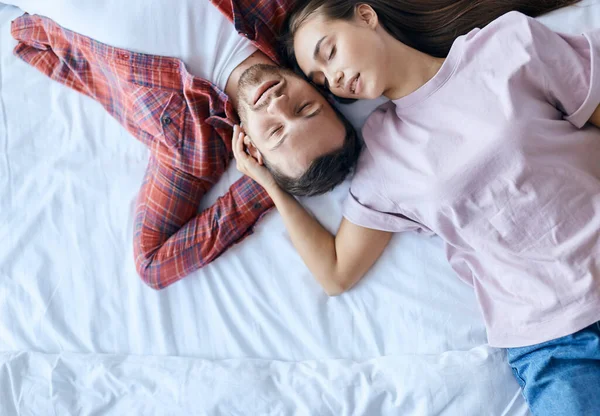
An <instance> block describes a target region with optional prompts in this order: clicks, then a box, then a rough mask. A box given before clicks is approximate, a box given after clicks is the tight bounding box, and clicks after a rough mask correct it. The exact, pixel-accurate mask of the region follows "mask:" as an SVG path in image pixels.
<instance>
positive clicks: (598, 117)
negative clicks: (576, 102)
mask: <svg viewBox="0 0 600 416" xmlns="http://www.w3.org/2000/svg"><path fill="white" fill-rule="evenodd" d="M588 123H592V124H593V125H594V126H596V127H600V105H599V106H598V107H596V109H595V110H594V112H593V113H592V116H591V117H590V119H589V120H588Z"/></svg>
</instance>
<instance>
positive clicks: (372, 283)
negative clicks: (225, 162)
mask: <svg viewBox="0 0 600 416" xmlns="http://www.w3.org/2000/svg"><path fill="white" fill-rule="evenodd" d="M13 3H16V4H17V5H20V6H22V7H23V8H24V9H25V10H27V11H30V12H39V13H42V14H48V15H51V14H54V16H50V17H52V18H54V19H55V20H57V21H58V22H59V23H61V24H63V25H65V26H66V27H69V26H75V23H76V22H77V21H78V19H80V18H81V17H82V14H81V13H82V10H88V11H90V10H91V8H92V7H93V5H94V2H92V1H91V0H86V1H82V2H79V3H80V7H79V8H78V9H77V10H75V9H74V8H73V7H69V6H71V5H72V3H73V2H71V4H69V2H68V1H66V0H63V1H56V2H41V1H39V2H34V1H27V0H22V1H14V2H13ZM51 3H52V4H53V6H51V5H50V4H51ZM142 3H144V4H145V6H144V5H143V4H142ZM193 3H194V2H193V1H192V0H189V1H182V2H170V1H169V2H167V1H166V0H163V1H160V0H154V1H152V2H148V1H146V2H144V1H142V0H135V1H131V2H128V3H127V4H128V5H129V6H127V7H125V6H124V3H123V2H120V1H119V2H117V1H112V2H110V1H105V2H102V3H101V4H102V7H97V10H95V11H94V13H91V12H90V13H87V14H86V16H87V20H85V21H84V22H83V23H82V22H80V23H79V24H80V26H81V27H78V28H74V29H79V31H81V32H83V33H86V34H88V35H90V36H91V35H95V36H96V37H97V38H98V39H99V40H102V41H105V42H107V43H112V44H115V45H116V46H121V47H127V48H129V49H135V50H138V51H142V52H149V53H161V54H170V55H172V56H179V57H182V58H183V59H184V60H186V62H188V59H187V58H189V61H193V59H194V58H193V57H194V56H195V52H194V45H195V43H194V24H193V22H194V8H193ZM111 7H112V9H111ZM161 7H162V9H161ZM86 8H87V9H86ZM127 8H128V9H127ZM128 12H129V13H130V14H127V13H128ZM119 13H121V14H124V15H125V16H129V19H130V20H131V22H138V23H135V24H134V23H132V25H130V26H129V28H127V26H126V25H124V21H123V19H125V17H123V16H121V15H119ZM20 14H22V11H20V10H19V9H17V8H15V7H10V6H3V5H1V4H0V116H1V117H0V242H1V244H0V352H1V354H0V391H1V393H0V414H2V415H4V414H6V415H13V414H19V415H21V414H22V415H30V414H31V415H55V414H56V415H63V414H77V415H79V414H82V415H92V414H99V415H100V414H101V415H107V414H110V415H120V414H124V413H125V412H128V413H129V414H144V415H146V414H160V415H162V414H186V415H187V414H199V415H200V414H210V415H213V414H235V415H238V414H249V415H254V414H273V415H279V414H286V415H287V414H319V415H350V414H356V415H363V414H365V415H379V414H389V415H395V414H403V415H404V414H407V415H409V414H410V415H435V414H446V415H501V414H506V415H524V414H526V413H527V410H526V407H525V404H524V402H523V400H522V398H521V396H520V395H519V390H518V386H517V384H516V382H515V381H514V380H513V378H512V375H511V372H510V368H509V367H508V365H507V364H506V360H505V357H504V353H503V352H502V351H501V350H496V349H492V348H489V347H488V346H487V345H486V337H485V331H484V327H483V323H482V320H481V318H480V316H479V311H478V309H477V305H476V302H475V297H474V294H473V292H472V290H471V289H470V288H469V287H468V286H466V285H465V284H463V283H462V282H460V281H459V280H458V279H457V278H456V277H455V275H454V274H453V272H452V271H451V269H450V267H449V266H448V265H447V263H446V261H445V258H444V254H443V251H442V246H441V244H440V241H439V240H438V239H436V238H426V237H422V236H419V235H416V234H412V233H407V234H403V235H397V236H395V237H394V238H393V240H392V242H391V245H390V247H389V248H388V249H387V250H386V251H385V253H384V255H383V257H382V258H381V259H380V261H378V262H377V264H376V265H375V267H374V268H373V269H372V270H371V271H370V272H369V273H368V275H367V276H366V277H365V278H364V280H363V281H362V282H361V283H359V284H358V285H357V286H356V288H354V289H353V290H351V291H350V292H348V293H347V294H345V295H343V296H340V297H337V298H328V297H327V296H326V295H325V294H324V293H323V291H322V290H321V288H320V287H319V285H318V284H317V283H316V282H315V281H314V280H313V278H312V277H311V275H310V273H309V272H308V270H307V269H306V267H305V266H304V265H303V263H302V261H301V259H300V258H299V256H298V255H297V253H296V252H295V250H294V248H293V246H292V244H291V242H290V240H289V237H288V235H287V233H286V231H285V228H284V226H283V223H282V221H281V218H280V216H279V215H278V214H277V213H276V212H272V213H270V214H269V215H267V216H266V217H265V218H264V219H263V221H261V223H260V224H259V225H258V226H257V228H256V232H255V234H254V235H253V236H251V237H249V238H248V239H246V240H245V241H244V242H243V243H242V244H239V245H236V246H235V247H233V248H232V249H230V250H229V251H228V252H227V253H225V254H224V255H223V256H221V257H220V258H219V259H217V260H216V261H214V262H213V263H211V264H210V265H208V266H207V267H205V268H203V269H202V270H200V271H198V272H196V273H194V274H192V275H191V276H189V277H187V278H186V279H184V280H182V281H181V282H179V283H176V284H174V285H173V286H171V287H169V288H168V289H166V290H164V291H161V292H155V291H153V290H151V289H149V288H147V287H146V286H144V285H143V283H142V282H141V281H140V280H139V278H138V277H137V275H136V273H135V268H134V264H133V256H132V220H133V208H134V201H135V198H136V195H137V191H138V189H139V186H140V184H141V179H142V176H143V173H144V170H145V167H146V163H147V156H148V155H147V150H146V149H145V148H144V147H143V146H142V145H141V144H140V143H138V142H137V141H136V140H135V139H133V138H132V137H131V136H130V135H129V134H128V133H127V132H126V131H125V130H124V129H123V128H121V127H120V125H119V124H118V123H117V122H116V121H115V120H113V119H112V118H110V116H108V115H107V114H106V113H105V112H104V110H103V109H102V108H101V107H100V105H99V104H97V103H95V102H94V101H93V100H91V99H89V98H86V97H84V96H83V95H80V94H78V93H76V92H74V91H72V90H70V89H68V88H66V87H64V86H62V85H59V84H58V83H56V82H53V81H51V80H49V79H48V78H46V77H45V76H43V75H41V74H40V73H38V72H37V71H36V70H34V69H33V68H31V67H29V66H28V65H26V64H24V63H23V62H21V61H20V60H18V59H16V58H15V57H14V56H13V55H12V49H13V47H14V45H15V44H16V42H15V41H14V39H12V38H11V36H10V21H11V20H12V19H14V18H16V17H18V16H19V15H20ZM74 16H75V17H74ZM111 16H112V19H111V18H110V17H111ZM133 16H135V18H134V17H133ZM142 17H143V24H140V23H139V20H138V19H140V18H142ZM71 19H72V20H71ZM542 21H544V22H545V23H548V24H550V26H551V27H553V28H555V29H560V30H565V31H571V32H577V31H582V30H585V28H586V27H587V28H591V27H595V26H600V5H599V4H598V1H597V0H595V1H585V2H584V3H583V4H582V5H580V6H577V7H571V8H569V9H568V10H562V11H559V12H558V13H554V14H552V15H550V16H546V17H545V18H543V19H542ZM173 22H175V23H177V22H179V26H177V30H175V29H172V30H171V31H168V30H166V29H165V30H163V29H164V28H167V27H171V28H172V27H173ZM161 25H162V26H161ZM72 28H73V27H72ZM148 28H152V29H153V30H150V31H149V30H147V29H148ZM143 29H146V32H143V33H142V32H139V31H142V30H143ZM136 30H139V31H138V32H136ZM151 33H152V34H151ZM102 35H104V38H102ZM111 37H112V40H115V42H108V41H110V40H111ZM116 40H119V41H120V43H117V42H116ZM136 45H137V47H135V46H136ZM166 48H170V49H169V51H170V52H172V53H165V52H166V51H167V49H166ZM188 63H189V62H188ZM372 105H373V103H361V104H359V105H358V106H357V105H354V106H352V107H350V109H347V111H348V112H349V114H350V115H351V117H352V119H353V120H354V122H355V123H356V124H360V123H361V122H362V120H364V117H366V114H368V111H369V106H371V107H372ZM237 177H239V173H238V172H237V171H236V170H235V167H234V166H232V167H230V169H229V170H228V171H227V173H226V175H225V176H224V178H223V179H222V180H221V181H220V182H219V183H218V184H217V186H216V187H215V189H213V191H212V192H211V193H210V196H209V198H207V199H206V200H205V201H203V205H204V206H207V205H208V204H209V203H210V202H211V201H213V200H214V199H215V198H216V197H217V196H218V195H219V194H221V193H223V192H224V191H225V190H226V189H227V187H228V186H229V184H230V183H232V182H233V181H234V180H235V179H237ZM347 189H348V182H346V183H345V184H344V185H342V186H340V187H338V188H337V189H336V190H335V191H334V192H332V193H331V194H328V195H325V196H321V197H316V198H312V199H306V200H303V203H304V204H305V206H307V208H308V209H310V210H311V211H312V212H313V213H314V214H315V215H316V217H317V218H318V219H319V220H320V221H322V222H323V223H324V224H325V226H326V227H328V228H329V229H330V230H332V231H334V230H335V229H336V228H337V226H338V224H339V221H340V220H341V212H340V208H341V202H342V201H343V199H344V197H345V192H347Z"/></svg>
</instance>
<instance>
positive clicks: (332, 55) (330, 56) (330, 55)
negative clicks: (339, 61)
mask: <svg viewBox="0 0 600 416" xmlns="http://www.w3.org/2000/svg"><path fill="white" fill-rule="evenodd" d="M336 51H337V49H336V47H335V46H334V47H333V48H331V51H330V52H329V57H328V58H327V60H328V61H331V60H332V59H333V57H334V56H335V53H336Z"/></svg>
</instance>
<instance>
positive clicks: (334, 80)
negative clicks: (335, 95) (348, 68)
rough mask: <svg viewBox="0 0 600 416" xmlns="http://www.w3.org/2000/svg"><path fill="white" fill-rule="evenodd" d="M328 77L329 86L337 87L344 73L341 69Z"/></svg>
mask: <svg viewBox="0 0 600 416" xmlns="http://www.w3.org/2000/svg"><path fill="white" fill-rule="evenodd" d="M328 78H329V88H339V87H340V86H341V83H342V81H343V79H344V73H343V72H342V71H336V72H334V73H333V74H332V76H331V77H328Z"/></svg>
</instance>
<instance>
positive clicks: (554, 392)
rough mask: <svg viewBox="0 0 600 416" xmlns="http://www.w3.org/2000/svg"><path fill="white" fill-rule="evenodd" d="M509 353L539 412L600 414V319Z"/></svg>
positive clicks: (535, 411) (543, 415) (569, 415)
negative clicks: (555, 337)
mask: <svg viewBox="0 0 600 416" xmlns="http://www.w3.org/2000/svg"><path fill="white" fill-rule="evenodd" d="M507 356H508V362H509V364H510V365H511V367H512V369H513V373H514V375H515V377H516V379H517V381H518V382H519V384H520V385H521V388H522V389H523V396H525V400H526V401H527V404H528V406H529V409H530V410H531V413H533V414H534V415H535V416H538V415H539V416H553V415H557V416H558V415H560V416H587V415H590V416H597V415H600V322H596V323H595V324H593V325H590V326H588V327H587V328H585V329H582V330H581V331H579V332H576V333H574V334H572V335H568V336H566V337H562V338H558V339H554V340H552V341H548V342H544V343H542V344H537V345H532V346H530V347H520V348H509V349H507Z"/></svg>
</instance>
